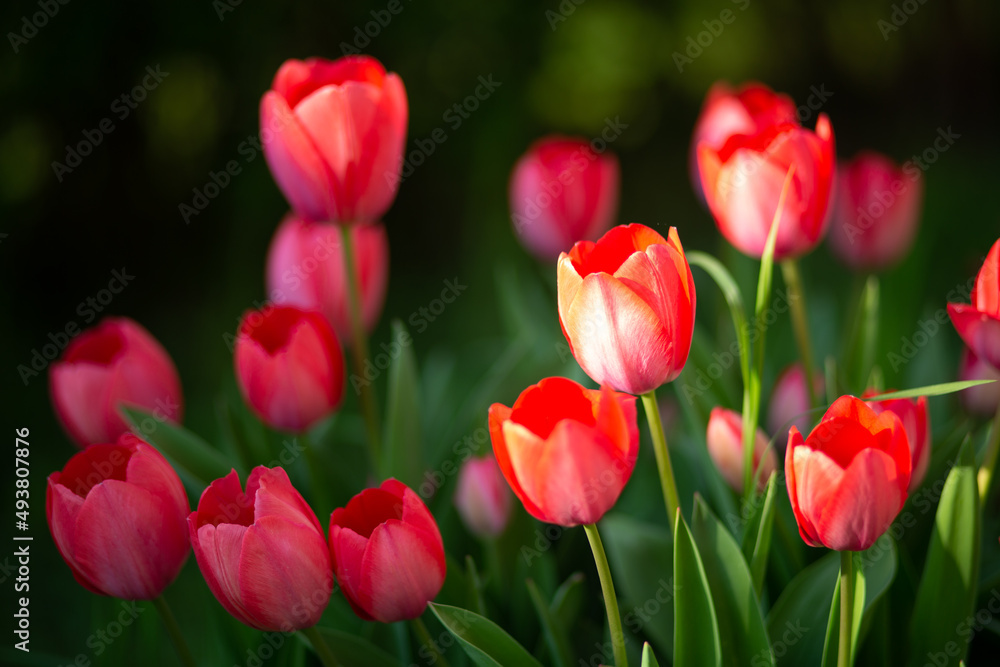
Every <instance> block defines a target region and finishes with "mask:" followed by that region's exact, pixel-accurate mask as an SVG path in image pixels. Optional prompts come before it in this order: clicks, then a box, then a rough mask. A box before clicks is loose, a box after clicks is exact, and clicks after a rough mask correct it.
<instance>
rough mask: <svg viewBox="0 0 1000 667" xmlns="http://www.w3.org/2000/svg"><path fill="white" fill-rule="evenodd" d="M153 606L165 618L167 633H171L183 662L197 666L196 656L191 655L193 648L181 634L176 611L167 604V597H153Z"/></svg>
mask: <svg viewBox="0 0 1000 667" xmlns="http://www.w3.org/2000/svg"><path fill="white" fill-rule="evenodd" d="M153 606H154V607H156V611H158V612H159V613H160V618H162V619H163V625H165V626H166V627H167V634H169V635H170V639H171V641H173V643H174V648H176V649H177V655H178V656H180V659H181V662H182V663H184V664H185V665H187V667H195V664H196V663H195V661H194V656H192V655H191V649H190V648H189V647H188V645H187V642H186V641H184V635H183V634H181V628H180V626H179V625H177V619H176V618H174V612H172V611H170V605H168V604H167V600H166V598H164V597H163V596H162V595H161V596H159V597H156V598H153Z"/></svg>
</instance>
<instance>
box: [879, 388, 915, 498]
mask: <svg viewBox="0 0 1000 667" xmlns="http://www.w3.org/2000/svg"><path fill="white" fill-rule="evenodd" d="M892 391H895V390H894V389H890V390H888V391H886V392H876V391H875V390H874V389H869V390H867V391H865V393H864V394H862V398H870V397H872V396H877V395H878V394H880V393H890V392H892ZM868 406H869V407H870V408H871V409H872V410H874V411H875V414H882V413H883V412H884V411H886V410H888V411H890V412H893V413H895V414H896V416H897V417H899V420H900V421H901V422H902V423H903V428H904V429H906V440H907V442H908V443H909V445H910V468H911V470H910V486H909V488H908V489H907V491H908V492H913V490H914V489H916V488H917V487H919V486H920V483H921V482H923V481H924V476H925V475H926V474H927V466H928V465H930V462H931V414H930V412H928V410H927V397H926V396H921V397H920V398H917V399H912V398H899V399H890V400H888V401H868Z"/></svg>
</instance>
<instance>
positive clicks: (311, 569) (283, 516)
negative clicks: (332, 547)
mask: <svg viewBox="0 0 1000 667" xmlns="http://www.w3.org/2000/svg"><path fill="white" fill-rule="evenodd" d="M187 523H188V530H189V531H190V535H191V544H192V545H193V546H194V556H195V559H196V560H197V561H198V567H199V568H200V569H201V574H202V576H204V577H205V583H207V584H208V587H209V588H210V589H211V590H212V594H213V595H215V597H216V599H217V600H218V601H219V602H220V603H221V604H222V606H223V607H225V609H226V611H228V612H229V613H230V614H232V615H233V616H234V617H235V618H236V620H238V621H240V622H241V623H245V624H246V625H249V626H250V627H252V628H256V629H257V630H266V631H271V632H292V631H293V630H301V629H303V628H309V627H312V626H313V625H316V623H317V622H318V621H319V618H320V616H322V615H323V610H324V609H326V605H327V603H328V602H329V600H330V592H331V591H332V590H333V574H332V572H331V570H330V554H329V552H328V551H327V546H326V540H325V539H324V535H323V528H322V527H321V526H320V525H319V521H318V520H317V519H316V515H315V514H314V513H313V511H312V509H310V507H309V505H307V504H306V501H305V500H303V499H302V496H301V495H299V492H298V491H296V490H295V488H294V487H293V486H292V483H291V482H290V481H288V475H287V474H286V473H285V471H284V470H283V469H282V468H280V467H279V468H265V467H264V466H258V467H256V468H254V469H253V470H252V471H251V472H250V477H249V478H248V479H247V489H246V493H244V492H243V490H242V489H241V488H240V477H239V475H237V474H236V471H235V470H233V471H232V472H230V473H229V474H228V475H226V476H225V477H222V478H220V479H217V480H215V481H214V482H212V484H211V485H209V487H208V488H207V489H205V491H204V492H203V493H202V494H201V500H199V501H198V509H197V511H195V512H191V514H190V515H189V516H188V520H187Z"/></svg>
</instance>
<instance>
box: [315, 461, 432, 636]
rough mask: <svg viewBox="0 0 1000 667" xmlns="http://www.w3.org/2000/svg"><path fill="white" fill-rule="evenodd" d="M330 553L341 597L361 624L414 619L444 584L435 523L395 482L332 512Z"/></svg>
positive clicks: (366, 492)
mask: <svg viewBox="0 0 1000 667" xmlns="http://www.w3.org/2000/svg"><path fill="white" fill-rule="evenodd" d="M330 553H331V555H332V557H333V569H334V572H335V573H336V575H337V582H338V583H339V584H340V587H341V589H342V590H343V592H344V597H346V598H347V601H348V602H349V603H350V605H351V607H352V608H353V609H354V612H355V613H356V614H357V615H358V616H360V617H361V618H363V619H365V620H376V621H380V622H382V623H393V622H395V621H404V620H410V619H414V618H417V617H418V616H420V615H421V614H422V613H424V609H426V607H427V603H428V602H430V601H431V600H433V599H434V598H435V597H437V594H438V592H439V591H440V590H441V586H442V585H443V584H444V575H445V559H444V543H443V542H442V541H441V533H440V531H439V530H438V527H437V523H436V522H435V521H434V517H433V516H432V515H431V513H430V511H429V510H428V509H427V506H426V505H424V503H423V501H422V500H420V496H418V495H417V494H416V493H414V492H413V491H412V490H410V488H409V487H407V486H406V485H405V484H403V483H402V482H400V481H397V480H395V479H389V480H386V481H385V482H382V486H380V487H378V488H377V489H365V490H364V491H362V492H361V493H359V494H358V495H356V496H354V498H352V499H351V501H350V502H349V503H347V507H342V508H340V509H337V510H334V512H333V514H332V515H331V516H330Z"/></svg>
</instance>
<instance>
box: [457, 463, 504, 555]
mask: <svg viewBox="0 0 1000 667" xmlns="http://www.w3.org/2000/svg"><path fill="white" fill-rule="evenodd" d="M455 507H456V508H458V514H459V516H461V517H462V521H463V522H465V525H466V527H467V528H468V529H469V531H470V532H472V533H473V534H475V535H478V536H479V537H484V538H493V537H497V536H499V535H500V534H501V533H502V532H503V531H504V528H506V527H507V520H508V519H509V518H510V510H511V495H510V489H509V488H508V487H507V483H506V482H505V481H504V478H503V473H501V472H500V466H498V465H497V461H496V458H495V457H494V456H493V455H492V454H490V455H488V456H485V457H483V458H477V459H469V460H468V461H466V462H465V463H463V464H462V469H461V470H459V472H458V485H457V488H456V489H455Z"/></svg>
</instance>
